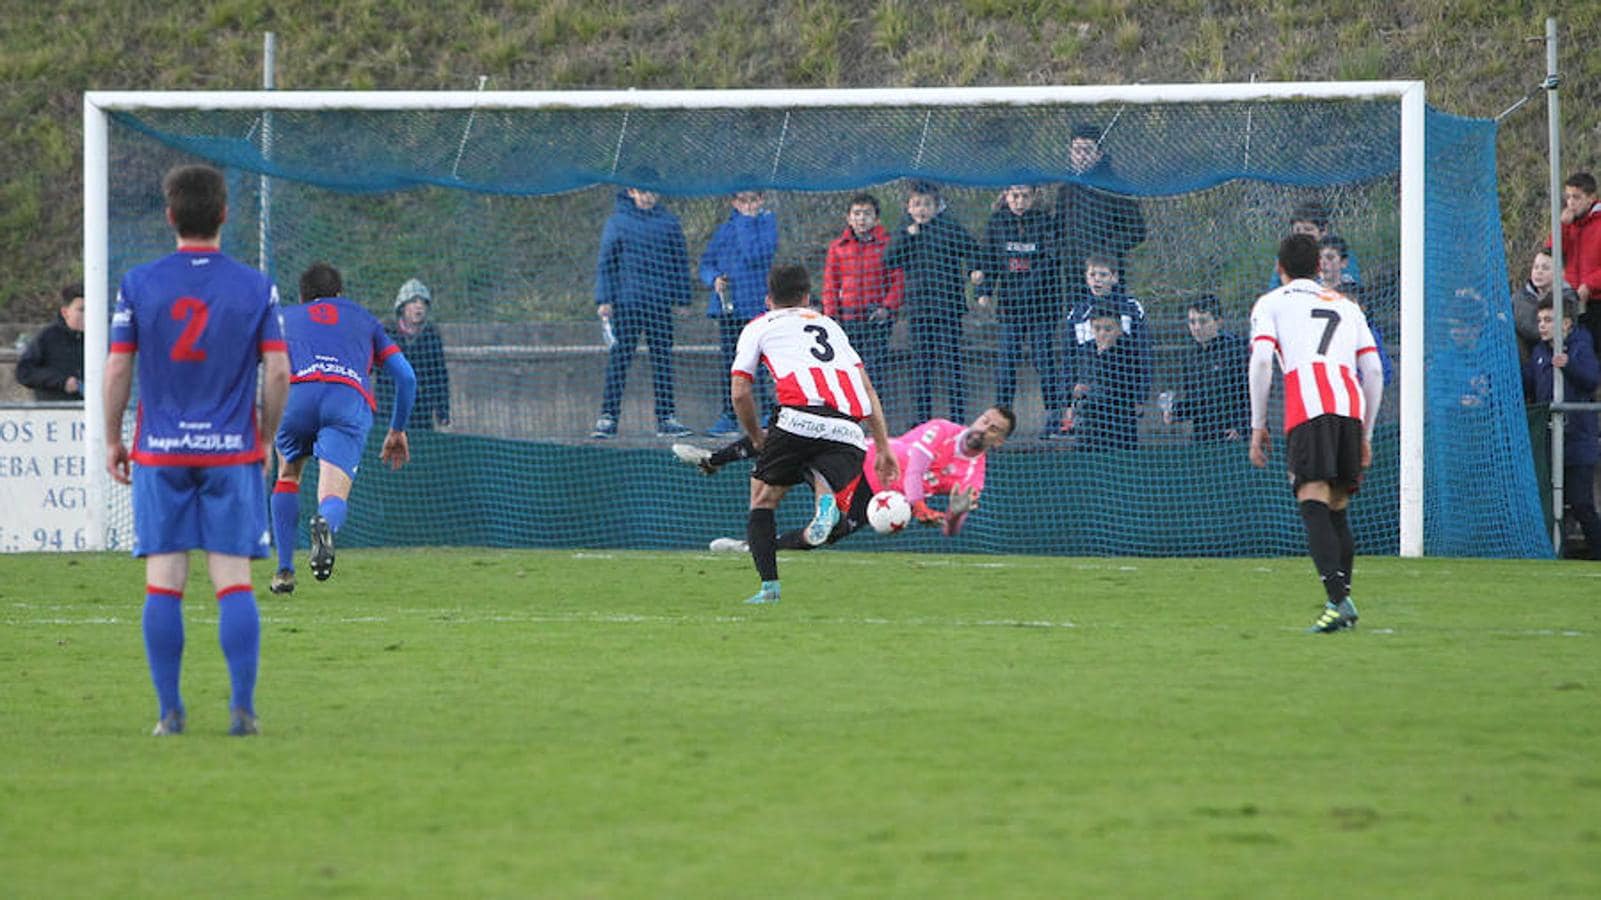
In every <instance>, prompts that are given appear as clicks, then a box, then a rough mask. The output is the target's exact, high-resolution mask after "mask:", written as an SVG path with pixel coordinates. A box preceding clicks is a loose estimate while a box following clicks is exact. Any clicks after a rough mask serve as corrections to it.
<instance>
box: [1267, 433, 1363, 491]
mask: <svg viewBox="0 0 1601 900" xmlns="http://www.w3.org/2000/svg"><path fill="white" fill-rule="evenodd" d="M1285 449H1286V452H1287V453H1288V454H1289V467H1290V490H1292V491H1296V492H1299V491H1300V490H1301V485H1303V484H1310V483H1312V482H1314V481H1326V482H1328V483H1329V484H1330V485H1331V486H1333V487H1336V488H1341V489H1343V490H1344V491H1345V492H1346V493H1347V494H1354V493H1356V492H1357V489H1358V488H1360V487H1361V486H1362V423H1361V421H1360V420H1357V419H1353V418H1351V417H1350V416H1338V415H1333V414H1325V415H1321V416H1318V417H1317V418H1315V419H1308V420H1307V421H1305V422H1302V423H1301V424H1299V425H1297V426H1295V427H1294V428H1292V429H1290V436H1289V438H1288V439H1287V440H1286V442H1285Z"/></svg>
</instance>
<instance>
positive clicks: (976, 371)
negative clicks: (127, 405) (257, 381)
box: [85, 82, 1550, 556]
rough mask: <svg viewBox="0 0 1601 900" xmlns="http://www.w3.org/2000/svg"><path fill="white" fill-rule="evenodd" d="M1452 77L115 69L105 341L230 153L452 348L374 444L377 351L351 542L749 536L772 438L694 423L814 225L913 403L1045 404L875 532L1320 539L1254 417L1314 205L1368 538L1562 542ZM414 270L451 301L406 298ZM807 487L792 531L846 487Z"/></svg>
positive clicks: (89, 225)
mask: <svg viewBox="0 0 1601 900" xmlns="http://www.w3.org/2000/svg"><path fill="white" fill-rule="evenodd" d="M1422 90H1423V89H1422V85H1421V84H1420V83H1415V82H1375V83H1357V84H1331V83H1316V84H1295V85H1211V86H1168V87H1160V86H1158V87H1151V86H1145V87H1126V88H1048V89H1047V88H1042V89H1021V88H1019V89H933V90H897V91H827V92H805V91H802V92H783V91H735V92H615V93H612V92H602V93H572V94H564V93H500V92H486V93H477V94H473V93H442V94H429V93H271V92H263V93H239V94H233V93H222V94H206V93H183V94H177V93H161V94H150V93H101V92H92V93H90V94H88V95H86V103H85V125H86V128H85V134H86V138H85V140H86V154H85V176H86V197H87V200H86V230H85V238H86V276H87V281H88V282H89V284H88V297H87V300H88V303H89V308H90V313H91V314H90V316H89V317H88V318H89V322H90V330H89V335H88V340H89V342H90V343H89V346H91V347H102V348H103V347H104V340H105V332H104V322H105V319H106V316H105V311H106V308H107V304H108V302H109V299H110V298H112V297H114V295H115V290H116V284H117V281H118V279H119V278H120V277H121V275H122V273H123V272H125V271H126V270H127V269H128V268H130V267H131V266H134V265H136V264H138V263H140V262H142V261H145V260H148V259H151V258H154V257H156V256H158V255H161V254H163V253H165V252H168V251H170V249H171V246H172V239H171V235H170V232H169V231H168V228H167V225H166V223H165V221H164V218H163V215H162V208H163V201H162V197H161V193H160V179H161V175H162V174H163V172H164V171H165V170H166V169H167V168H168V167H170V166H172V165H174V164H178V163H184V162H195V161H204V162H209V163H211V164H213V165H216V166H218V167H220V168H221V169H223V171H224V172H225V173H226V174H227V175H228V178H229V189H230V215H229V219H228V223H227V225H226V226H225V228H224V232H223V244H224V249H225V250H226V251H227V252H229V253H231V254H233V255H235V256H236V257H238V258H240V259H242V260H245V261H247V262H250V263H253V264H258V265H260V266H261V267H262V268H263V269H264V270H266V271H267V272H268V273H269V274H270V275H271V276H272V277H273V279H274V280H275V281H276V282H277V284H278V286H279V291H280V293H281V295H282V296H283V298H284V300H285V302H293V301H294V300H295V299H296V286H297V284H298V278H299V275H300V273H301V272H302V271H303V270H304V269H305V268H306V267H307V266H308V265H310V264H311V263H313V262H317V261H326V262H329V263H331V264H333V265H334V266H335V267H336V268H338V269H339V270H340V271H341V272H342V274H343V276H344V283H345V285H346V289H347V294H348V296H350V297H351V298H352V299H354V300H356V301H358V302H360V303H362V304H363V305H365V306H366V307H367V308H368V309H370V310H371V311H373V312H374V313H375V314H377V315H379V317H380V318H382V319H384V320H386V322H389V323H391V326H392V328H393V329H394V333H395V334H396V335H397V336H398V339H399V340H400V342H401V344H402V346H403V347H405V348H406V349H407V353H408V357H409V358H410V359H411V361H412V364H413V366H414V367H415V368H417V370H418V372H419V377H420V381H421V385H420V390H419V404H418V407H417V410H416V413H415V414H414V416H413V426H412V429H411V441H412V451H413V461H412V463H411V465H409V466H407V467H406V468H404V469H402V470H400V471H398V472H391V471H388V470H386V469H384V468H383V467H382V466H380V465H379V464H378V463H377V459H376V455H377V446H378V443H379V441H380V440H381V438H382V435H383V423H384V422H386V421H387V403H388V402H389V399H388V396H387V394H388V392H387V391H385V390H383V385H382V384H381V383H380V386H379V387H380V390H379V392H378V393H379V399H380V409H379V411H378V414H377V416H376V417H375V427H374V431H373V436H372V440H371V441H370V444H369V447H368V453H367V458H366V462H365V464H364V465H363V467H362V469H361V474H360V477H359V478H358V479H357V481H356V487H355V490H354V493H353V495H352V498H351V516H350V519H349V522H348V524H347V525H346V527H345V529H344V531H343V532H342V533H341V536H340V541H341V546H362V545H374V546H393V545H429V544H464V545H481V546H504V547H524V546H533V547H635V548H693V547H704V546H705V544H706V542H707V541H708V540H709V539H711V538H714V537H717V536H720V535H742V534H743V529H744V522H745V506H746V500H747V494H748V487H747V476H748V474H749V471H750V469H749V464H748V463H742V462H736V463H733V464H731V465H729V466H727V467H725V469H724V470H723V471H722V472H720V473H719V474H718V475H716V476H714V477H710V478H708V477H705V476H702V475H700V474H699V473H698V472H697V471H696V470H694V469H693V468H691V467H690V466H687V465H685V464H683V463H682V462H680V461H679V460H678V459H677V458H676V457H675V456H674V455H673V453H672V452H671V451H670V447H671V445H672V444H674V443H688V444H692V445H695V446H700V447H706V448H716V447H720V446H722V445H724V444H726V443H728V442H729V441H731V440H733V439H734V437H737V435H724V432H727V431H731V430H732V429H731V428H729V425H730V422H729V420H728V412H729V407H728V405H727V396H728V384H729V374H728V373H729V365H728V358H729V353H730V350H731V343H732V341H733V340H734V339H735V337H737V334H738V331H739V327H740V326H741V325H742V324H743V323H744V322H745V321H747V320H748V319H749V318H751V317H752V316H755V315H757V314H759V313H760V311H761V309H762V301H763V296H762V294H763V290H764V285H763V281H762V278H763V274H764V273H765V272H766V270H767V269H768V267H769V266H771V265H772V264H773V263H775V262H778V263H786V262H793V263H799V264H802V265H804V266H805V267H806V269H807V270H808V271H809V273H810V275H811V279H812V285H813V297H814V303H817V304H818V305H821V306H823V307H824V308H825V309H826V310H827V311H829V312H830V313H833V314H836V317H837V318H840V319H841V320H842V321H843V322H844V324H845V327H846V330H847V332H848V333H849V334H850V335H851V338H852V341H853V344H855V345H856V349H857V350H858V352H859V353H860V354H861V355H862V356H863V357H864V360H865V362H866V365H867V367H868V370H869V372H870V374H871V376H872V378H873V380H874V382H875V383H876V385H877V386H878V388H879V391H880V393H881V395H882V397H883V400H884V406H885V410H886V412H887V416H888V420H889V424H890V430H891V432H892V433H895V434H900V433H903V432H905V431H907V430H908V429H910V428H911V427H912V426H913V425H915V424H917V423H918V422H920V421H922V420H925V419H927V418H930V417H936V418H949V419H953V420H955V421H958V422H962V423H964V424H965V423H966V422H968V421H970V420H972V419H973V418H975V417H976V416H977V415H978V414H980V413H981V412H983V411H984V410H985V409H986V408H987V407H989V406H991V405H992V404H996V403H1005V404H1006V405H1008V406H1009V407H1010V408H1011V409H1012V410H1013V411H1014V412H1015V415H1016V418H1017V428H1016V431H1015V433H1013V434H1012V436H1011V438H1010V439H1009V440H1008V441H1007V442H1006V443H1005V444H1004V445H1002V446H1001V447H999V448H997V449H995V450H992V451H991V452H990V454H989V457H988V460H987V470H986V474H985V479H986V480H985V486H984V491H983V500H982V503H981V505H980V507H979V510H978V511H977V512H976V513H975V514H973V515H972V516H970V517H969V518H968V521H967V524H966V527H965V528H964V529H963V530H962V531H961V533H960V534H959V535H957V536H955V537H954V538H950V539H945V538H942V537H940V536H939V535H938V534H937V530H936V529H922V530H918V529H912V530H911V531H910V532H909V533H906V534H902V535H897V536H894V537H888V538H885V537H879V536H876V535H871V534H868V535H862V536H859V537H856V538H853V539H852V541H851V543H850V544H849V545H848V546H852V547H856V548H860V549H897V550H956V551H969V552H1008V553H1046V554H1107V555H1196V556H1214V555H1273V554H1286V553H1299V552H1302V550H1303V546H1304V544H1303V539H1302V536H1301V526H1300V523H1299V519H1298V517H1297V513H1296V509H1295V505H1294V503H1293V502H1291V499H1290V494H1289V488H1288V484H1287V480H1286V475H1285V469H1284V461H1283V440H1282V437H1280V438H1279V439H1278V440H1277V441H1276V442H1275V444H1276V450H1277V453H1276V455H1275V458H1274V460H1273V462H1272V463H1271V464H1270V465H1269V466H1268V467H1267V468H1266V469H1264V470H1258V469H1255V468H1253V467H1252V466H1251V465H1250V464H1249V462H1248V460H1247V456H1246V451H1245V447H1246V445H1245V443H1244V441H1243V440H1240V439H1239V438H1240V437H1241V436H1242V434H1243V430H1244V429H1245V427H1246V424H1247V422H1246V420H1245V418H1243V416H1244V413H1243V409H1244V407H1243V404H1244V402H1245V394H1244V390H1245V387H1244V385H1245V353H1246V350H1245V344H1246V342H1245V341H1244V338H1245V337H1246V336H1247V335H1248V333H1249V323H1248V314H1249V310H1250V307H1251V304H1252V302H1253V301H1254V300H1255V299H1256V298H1257V296H1258V295H1260V294H1261V293H1263V292H1264V291H1266V290H1268V289H1269V288H1270V287H1271V286H1273V284H1274V281H1273V275H1274V253H1275V250H1276V247H1277V244H1278V242H1279V240H1280V239H1281V238H1282V237H1283V236H1284V235H1286V234H1288V233H1289V232H1290V231H1291V229H1292V227H1303V228H1305V227H1315V228H1317V229H1318V231H1319V234H1320V236H1321V237H1323V238H1324V239H1325V240H1324V244H1325V252H1326V254H1327V253H1329V252H1332V254H1333V256H1334V257H1336V258H1338V261H1339V262H1338V264H1336V263H1334V262H1333V261H1332V260H1331V262H1330V264H1329V269H1328V273H1329V277H1331V278H1336V279H1338V278H1341V277H1342V271H1343V279H1344V280H1343V282H1341V284H1342V288H1341V289H1342V290H1346V291H1347V292H1348V293H1350V294H1352V296H1354V297H1356V298H1357V299H1358V300H1359V302H1360V303H1362V304H1363V305H1364V306H1365V308H1366V310H1367V314H1368V317H1369V319H1370V320H1371V321H1372V323H1373V324H1374V326H1375V328H1376V330H1377V331H1378V333H1379V334H1380V336H1381V340H1382V343H1383V347H1384V355H1385V361H1386V366H1385V369H1386V373H1387V374H1386V387H1385V393H1384V397H1385V401H1384V406H1383V410H1382V413H1381V415H1380V419H1379V425H1378V429H1377V434H1376V436H1375V440H1374V461H1373V466H1372V468H1371V470H1369V472H1368V473H1367V476H1366V478H1365V480H1364V483H1363V486H1362V492H1361V499H1360V502H1358V503H1357V504H1356V505H1355V506H1354V507H1353V509H1354V515H1353V527H1354V529H1355V532H1356V535H1357V541H1358V547H1359V551H1360V552H1362V553H1397V552H1400V553H1405V554H1409V555H1415V554H1418V553H1423V552H1427V553H1429V554H1431V555H1442V554H1443V555H1469V556H1541V555H1549V553H1550V548H1549V546H1548V543H1547V541H1546V538H1545V535H1544V528H1543V526H1542V523H1541V511H1540V500H1539V496H1538V494H1537V489H1536V486H1535V480H1534V475H1533V468H1532V462H1531V460H1532V456H1531V451H1530V441H1529V435H1528V429H1527V425H1526V419H1525V414H1524V407H1523V402H1522V397H1521V390H1520V380H1519V374H1518V368H1517V366H1518V360H1517V352H1516V349H1515V348H1516V343H1515V340H1514V338H1513V331H1512V322H1511V319H1510V306H1509V299H1508V292H1507V283H1506V281H1507V279H1506V265H1505V260H1504V254H1503V251H1502V236H1501V229H1500V224H1499V212H1498V207H1497V197H1496V179H1495V155H1494V140H1495V130H1494V125H1493V124H1492V123H1489V122H1485V121H1481V120H1470V119H1462V118H1458V117H1454V116H1450V115H1447V114H1445V113H1441V112H1439V111H1436V110H1432V109H1427V108H1426V107H1425V106H1424V104H1423V101H1422ZM1425 147H1426V148H1427V150H1426V153H1425ZM1297 222H1299V223H1300V224H1296V223H1297ZM908 226H912V227H908ZM974 273H982V275H975V274H974ZM408 285H409V287H408ZM419 285H420V286H421V288H422V290H418V286H419ZM408 309H409V310H411V315H412V316H413V317H416V316H418V315H419V313H420V316H421V322H420V323H408V324H407V325H406V326H405V327H402V325H401V323H400V322H398V321H397V320H398V319H399V318H402V317H404V314H405V313H406V312H407V311H408ZM597 311H607V312H610V318H609V319H605V320H603V319H602V318H601V317H600V316H598V315H597ZM97 355H98V354H97V353H94V352H91V353H90V356H91V358H93V357H95V356H97ZM98 373H99V363H98V360H93V359H92V362H91V366H90V372H89V380H90V382H91V385H90V391H89V396H90V397H91V401H90V406H91V409H90V410H89V413H88V422H87V424H88V428H89V430H90V434H91V444H90V453H91V457H90V458H91V459H98V458H103V457H102V456H99V455H96V454H99V453H100V448H101V447H102V446H103V444H100V443H96V442H97V441H102V440H103V437H102V436H101V435H99V433H98V432H99V422H98V418H99V412H98V396H99V392H98V390H97V389H96V388H95V382H96V381H97V379H98ZM755 386H756V389H757V396H758V398H759V399H760V400H761V401H762V403H763V404H764V407H765V404H767V403H770V402H771V398H772V396H773V395H772V390H771V385H770V383H769V382H768V381H767V379H765V378H764V377H761V376H759V377H758V378H757V379H756V384H755ZM1280 394H1281V387H1279V386H1277V385H1276V386H1275V389H1274V396H1273V399H1272V401H1271V402H1270V409H1271V410H1272V414H1271V421H1270V424H1271V426H1272V427H1273V428H1274V429H1275V431H1277V430H1278V428H1279V422H1280V421H1281V418H1280V413H1279V410H1280V408H1281V406H1282V400H1281V396H1280ZM681 428H682V429H683V430H687V431H690V432H693V433H692V434H684V435H677V436H675V435H673V432H676V431H679V430H680V429H681ZM90 468H91V471H92V472H95V470H96V469H97V468H98V467H95V466H91V467H90ZM314 482H315V479H314V478H308V479H307V483H306V484H304V485H303V486H302V489H303V490H304V491H305V492H306V493H307V496H308V498H309V497H310V496H312V495H313V492H314V491H315V483H314ZM91 489H92V492H93V496H94V497H96V498H98V500H97V501H96V502H95V504H94V508H95V511H96V513H97V515H99V516H100V517H101V519H102V521H101V522H100V523H98V527H99V528H100V529H101V531H100V532H99V533H104V534H105V535H106V536H107V544H108V545H111V546H125V545H126V537H125V535H126V534H127V529H128V525H129V523H128V521H127V512H126V501H125V497H122V496H120V495H119V493H118V491H117V490H116V489H114V486H113V485H110V484H108V483H107V481H106V479H105V478H104V476H103V473H99V472H95V474H94V480H93V484H92V486H91ZM792 493H793V494H794V496H792V497H791V498H789V499H787V500H786V501H785V505H784V507H782V508H781V509H780V510H779V512H778V519H779V526H780V529H783V528H785V527H793V526H798V525H800V524H802V523H803V522H804V521H805V520H806V518H807V517H808V516H809V503H810V492H809V491H805V490H801V491H796V492H792ZM310 505H311V504H310V503H309V502H306V503H303V504H302V506H303V508H308V509H309V507H310ZM934 505H936V506H937V505H938V502H935V503H934ZM302 541H304V536H302Z"/></svg>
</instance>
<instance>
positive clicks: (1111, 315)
mask: <svg viewBox="0 0 1601 900" xmlns="http://www.w3.org/2000/svg"><path fill="white" fill-rule="evenodd" d="M1096 319H1116V320H1117V327H1119V328H1122V327H1123V311H1122V310H1121V309H1118V308H1117V307H1115V306H1107V305H1105V304H1099V303H1098V304H1096V305H1095V306H1094V307H1092V308H1091V309H1090V321H1091V322H1093V321H1095V320H1096Z"/></svg>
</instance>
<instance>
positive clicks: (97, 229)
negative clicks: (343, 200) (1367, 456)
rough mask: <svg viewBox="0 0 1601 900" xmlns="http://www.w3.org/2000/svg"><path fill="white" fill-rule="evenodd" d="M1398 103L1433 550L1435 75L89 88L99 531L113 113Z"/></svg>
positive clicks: (1410, 484)
mask: <svg viewBox="0 0 1601 900" xmlns="http://www.w3.org/2000/svg"><path fill="white" fill-rule="evenodd" d="M1385 98H1389V99H1395V100H1398V101H1399V104H1400V116H1401V123H1400V124H1401V147H1400V158H1401V170H1400V194H1401V195H1400V215H1401V221H1400V230H1401V248H1400V253H1401V258H1400V263H1401V265H1400V295H1401V388H1400V396H1401V408H1400V414H1399V420H1400V430H1401V435H1400V460H1399V463H1400V472H1399V476H1400V496H1399V503H1400V510H1399V513H1400V554H1401V555H1402V556H1405V557H1417V556H1422V555H1423V415H1424V408H1423V398H1424V396H1425V394H1424V378H1425V374H1424V365H1423V322H1424V316H1423V311H1424V290H1423V272H1424V266H1423V261H1424V160H1425V158H1426V157H1425V154H1424V140H1425V137H1424V135H1425V125H1424V115H1425V106H1424V83H1423V82H1422V81H1352V82H1337V81H1317V82H1268V83H1256V84H1170V85H1105V86H1061V87H990V88H985V87H974V88H895V89H889V88H873V89H840V90H716V91H692V90H672V91H633V90H628V91H437V92H435V91H299V92H297V91H87V92H85V93H84V95H83V205H84V215H83V274H84V303H85V308H86V313H87V314H86V315H85V317H84V318H85V328H84V332H85V333H84V349H85V357H84V376H85V377H84V381H85V387H86V390H85V392H84V417H85V419H86V421H85V434H86V435H87V442H88V443H87V446H86V447H85V453H86V454H87V461H88V485H87V487H88V514H89V521H88V526H89V527H88V533H89V535H90V543H91V545H92V546H93V547H94V548H95V549H104V548H105V543H106V524H107V523H106V500H107V488H108V484H109V479H110V476H109V474H108V473H107V471H106V468H105V457H106V435H105V432H104V428H103V424H104V423H103V420H104V409H105V404H104V400H103V398H102V396H101V390H100V386H101V383H102V379H103V375H104V371H105V356H106V347H107V322H108V321H109V314H108V308H109V299H110V298H109V297H108V295H107V289H106V286H107V284H108V281H109V277H110V273H109V271H108V269H109V257H108V254H109V249H110V248H109V227H108V215H109V209H110V207H109V197H110V172H109V169H108V164H109V159H108V155H107V134H108V128H107V113H109V112H113V111H122V110H137V109H213V110H262V111H269V110H315V109H343V110H401V109H433V110H472V109H531V108H538V107H568V108H586V109H740V108H764V107H765V108H792V107H817V106H833V107H839V106H860V107H870V106H897V107H920V106H926V107H931V108H932V107H948V106H979V105H988V106H994V105H1017V106H1036V105H1046V104H1050V105H1057V104H1064V103H1079V104H1091V103H1125V104H1152V103H1184V102H1249V101H1253V100H1259V101H1283V100H1351V99H1385Z"/></svg>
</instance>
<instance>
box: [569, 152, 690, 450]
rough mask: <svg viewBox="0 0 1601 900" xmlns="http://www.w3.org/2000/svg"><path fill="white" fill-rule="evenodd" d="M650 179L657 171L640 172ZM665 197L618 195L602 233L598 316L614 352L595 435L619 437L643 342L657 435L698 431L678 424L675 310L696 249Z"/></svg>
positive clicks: (686, 296) (686, 294) (632, 191)
mask: <svg viewBox="0 0 1601 900" xmlns="http://www.w3.org/2000/svg"><path fill="white" fill-rule="evenodd" d="M635 174H636V176H637V177H638V179H639V182H640V183H642V184H643V183H649V182H650V181H652V180H654V179H655V178H656V177H657V176H656V173H654V172H651V171H648V170H641V171H638V172H636V173H635ZM660 199H661V197H660V195H659V194H657V193H656V192H655V191H652V190H649V189H646V188H643V187H630V188H626V189H624V190H621V191H618V192H617V201H616V206H615V208H614V210H613V212H612V214H611V218H609V219H607V220H606V227H605V230H603V231H602V232H601V235H600V256H599V258H598V259H597V260H596V261H595V314H596V315H598V316H600V318H601V321H602V322H608V323H610V326H611V335H612V345H611V355H610V357H609V358H608V359H607V361H606V386H605V388H604V393H603V394H602V397H601V403H600V417H599V418H598V419H596V420H595V429H594V431H592V432H590V435H589V436H590V437H592V438H599V439H602V440H604V439H607V438H614V437H616V436H617V416H618V414H619V413H620V412H621V411H622V407H623V390H624V388H626V387H627V385H628V366H629V364H631V363H632V362H633V361H634V351H635V350H637V349H638V348H639V342H640V340H641V339H643V340H644V341H645V346H646V347H647V348H649V350H650V371H651V387H652V390H653V392H654V397H655V402H656V434H657V435H658V436H659V437H682V436H684V435H689V434H694V432H693V431H691V430H689V429H688V428H686V427H684V424H683V423H682V422H680V421H678V416H677V413H676V411H675V409H674V397H673V308H674V307H687V306H688V305H689V301H690V293H691V287H690V274H689V249H688V247H687V246H686V244H685V241H684V228H683V226H682V225H680V224H679V222H678V217H677V216H675V215H673V214H672V213H671V212H668V211H667V209H666V208H664V207H662V206H661V205H659V201H660Z"/></svg>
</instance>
